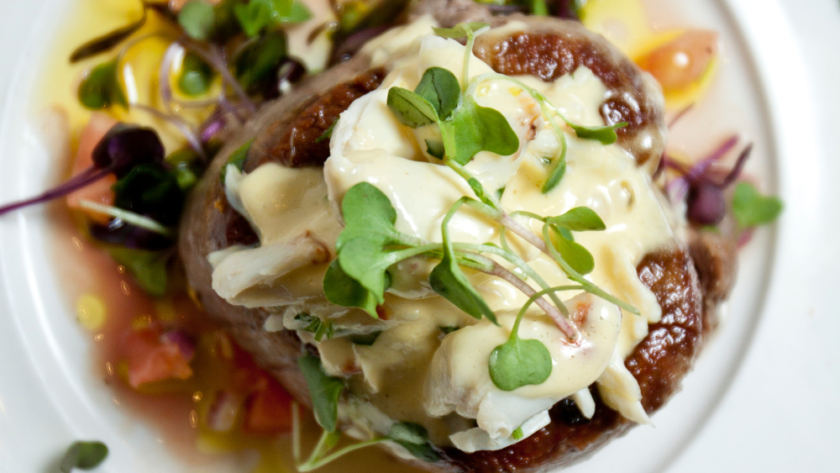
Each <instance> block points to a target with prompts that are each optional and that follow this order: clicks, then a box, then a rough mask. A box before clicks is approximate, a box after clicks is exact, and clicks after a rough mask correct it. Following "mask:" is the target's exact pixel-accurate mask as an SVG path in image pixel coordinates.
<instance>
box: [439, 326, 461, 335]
mask: <svg viewBox="0 0 840 473" xmlns="http://www.w3.org/2000/svg"><path fill="white" fill-rule="evenodd" d="M438 328H439V329H440V331H441V332H443V334H444V335H449V334H450V333H452V332H454V331H456V330H458V329H460V328H461V327H458V326H452V327H438Z"/></svg>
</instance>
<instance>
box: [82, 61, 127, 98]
mask: <svg viewBox="0 0 840 473" xmlns="http://www.w3.org/2000/svg"><path fill="white" fill-rule="evenodd" d="M79 102H81V104H82V106H84V107H85V108H87V109H88V110H102V109H105V108H108V107H110V106H112V105H122V106H123V107H127V106H128V101H127V100H126V98H125V94H124V93H123V90H122V86H121V85H120V79H119V71H118V69H117V60H116V59H114V60H113V61H108V62H105V63H102V64H100V65H98V66H96V67H94V68H93V69H92V70H91V71H90V73H89V74H88V76H87V77H85V79H84V80H83V81H82V83H81V84H80V85H79Z"/></svg>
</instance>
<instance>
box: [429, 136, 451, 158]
mask: <svg viewBox="0 0 840 473" xmlns="http://www.w3.org/2000/svg"><path fill="white" fill-rule="evenodd" d="M426 152H427V153H429V154H430V155H431V156H433V157H435V158H438V159H443V157H444V155H445V154H446V149H445V148H444V147H443V143H441V142H440V141H431V140H426Z"/></svg>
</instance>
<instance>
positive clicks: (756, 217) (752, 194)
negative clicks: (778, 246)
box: [732, 182, 784, 228]
mask: <svg viewBox="0 0 840 473" xmlns="http://www.w3.org/2000/svg"><path fill="white" fill-rule="evenodd" d="M783 207H784V205H783V204H782V201H781V200H779V198H777V197H773V196H765V195H762V194H761V193H760V192H758V189H756V188H755V186H754V185H752V184H750V183H748V182H739V183H738V185H737V186H735V196H734V197H733V199H732V213H733V214H734V215H735V219H736V220H738V225H740V226H741V227H743V228H749V227H755V226H758V225H766V224H768V223H772V222H773V221H774V220H776V218H778V217H779V214H781V213H782V209H783Z"/></svg>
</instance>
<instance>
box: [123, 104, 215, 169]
mask: <svg viewBox="0 0 840 473" xmlns="http://www.w3.org/2000/svg"><path fill="white" fill-rule="evenodd" d="M131 107H132V108H136V109H137V110H141V111H143V112H146V113H148V114H150V115H153V116H155V117H157V118H160V119H161V120H165V121H166V122H168V123H170V124H171V125H172V126H174V127H175V128H177V129H178V131H180V132H181V134H182V135H184V138H186V140H187V143H189V145H190V148H192V149H193V151H195V152H196V153H198V155H199V156H201V157H202V158H206V157H207V155H206V154H205V153H204V147H203V146H202V145H201V140H200V139H199V138H198V136H196V134H195V133H194V132H193V131H192V129H191V128H190V125H189V124H188V123H187V122H185V121H184V120H182V119H180V118H178V117H177V116H175V115H170V114H168V113H164V112H161V111H160V110H158V109H156V108H153V107H149V106H148V105H143V104H138V103H133V104H131Z"/></svg>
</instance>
